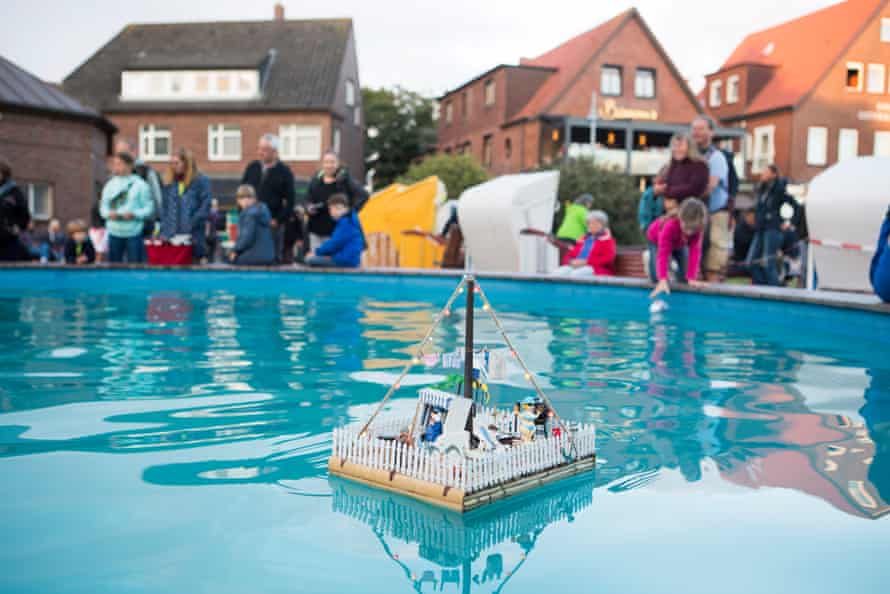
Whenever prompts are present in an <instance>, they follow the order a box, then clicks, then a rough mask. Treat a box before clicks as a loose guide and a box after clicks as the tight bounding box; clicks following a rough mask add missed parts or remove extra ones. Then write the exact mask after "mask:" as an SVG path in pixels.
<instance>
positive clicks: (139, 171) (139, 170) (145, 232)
mask: <svg viewBox="0 0 890 594" xmlns="http://www.w3.org/2000/svg"><path fill="white" fill-rule="evenodd" d="M152 171H154V169H152V168H151V166H149V165H146V164H145V163H137V164H136V165H133V173H135V174H136V175H138V176H139V177H141V178H142V181H144V182H145V183H147V184H148V185H149V187H151V181H149V179H148V176H149V175H150V174H151V172H152ZM152 204H154V197H152ZM157 208H159V207H158V206H157V204H155V210H157ZM159 215H160V213H158V212H155V214H154V216H152V217H150V218H147V219H145V221H143V222H142V237H151V236H153V235H154V232H155V220H156V219H159V218H160V216H159Z"/></svg>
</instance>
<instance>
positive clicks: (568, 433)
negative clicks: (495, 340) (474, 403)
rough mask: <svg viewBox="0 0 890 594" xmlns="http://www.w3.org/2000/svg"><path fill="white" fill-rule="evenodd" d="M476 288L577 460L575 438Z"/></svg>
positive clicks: (480, 287) (487, 301) (489, 304)
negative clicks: (551, 412)
mask: <svg viewBox="0 0 890 594" xmlns="http://www.w3.org/2000/svg"><path fill="white" fill-rule="evenodd" d="M476 286H477V287H478V288H479V296H480V297H482V301H483V303H484V304H485V307H483V308H482V309H483V310H486V308H487V311H488V314H489V315H490V316H491V319H492V320H493V321H494V323H495V326H497V328H498V330H499V331H500V333H501V336H503V337H504V341H505V342H506V343H507V346H508V347H509V348H510V352H511V353H512V354H513V356H514V357H516V361H517V362H518V363H519V365H520V366H521V367H522V370H523V372H524V373H525V378H526V380H527V381H528V382H530V383H531V385H532V387H533V388H534V390H535V392H536V393H537V394H538V396H540V397H541V399H542V400H543V401H544V402H545V403H546V404H547V406H548V407H549V408H550V410H552V411H553V416H555V417H556V421H557V423H559V426H560V428H562V430H563V431H564V432H565V434H566V437H568V439H569V444H570V445H571V448H572V453H573V454H574V456H575V457H576V458H577V456H578V448H577V447H576V445H575V438H574V437H573V436H572V432H571V431H569V429H568V426H567V425H566V424H565V422H564V421H563V419H562V417H561V416H560V414H559V413H558V412H557V411H556V407H555V406H554V405H553V402H552V401H551V400H550V398H548V397H547V395H546V394H544V391H543V390H542V389H541V387H540V386H539V385H538V382H537V380H536V379H535V376H534V374H533V373H532V372H531V370H529V368H528V366H527V365H526V364H525V361H523V359H522V356H521V355H520V354H519V351H518V350H516V347H515V346H513V342H512V341H511V340H510V337H509V336H507V331H506V330H504V326H503V325H502V324H501V320H500V319H499V318H498V316H497V314H496V313H495V311H494V308H493V307H492V306H491V302H490V301H489V300H488V296H487V295H486V294H485V291H484V290H482V286H481V285H479V283H478V282H477V283H476Z"/></svg>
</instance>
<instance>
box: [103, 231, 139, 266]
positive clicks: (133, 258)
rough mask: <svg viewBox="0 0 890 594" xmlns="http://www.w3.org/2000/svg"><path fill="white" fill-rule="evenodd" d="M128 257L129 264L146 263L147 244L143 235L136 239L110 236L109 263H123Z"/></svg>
mask: <svg viewBox="0 0 890 594" xmlns="http://www.w3.org/2000/svg"><path fill="white" fill-rule="evenodd" d="M124 255H126V256H127V263H128V264H141V263H142V262H145V244H144V243H143V239H142V236H141V235H137V236H136V237H115V236H114V235H109V236H108V261H109V262H123V261H124Z"/></svg>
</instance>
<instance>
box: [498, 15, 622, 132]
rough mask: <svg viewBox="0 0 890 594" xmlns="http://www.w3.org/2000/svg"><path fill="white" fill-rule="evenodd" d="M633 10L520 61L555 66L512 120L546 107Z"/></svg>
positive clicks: (539, 111)
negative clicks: (538, 54)
mask: <svg viewBox="0 0 890 594" xmlns="http://www.w3.org/2000/svg"><path fill="white" fill-rule="evenodd" d="M632 12H635V10H634V9H631V10H627V11H625V12H622V13H621V14H619V15H618V16H616V17H613V18H611V19H609V20H608V21H606V22H605V23H603V24H601V25H599V26H598V27H595V28H593V29H591V30H590V31H587V32H586V33H582V34H581V35H578V36H577V37H573V38H572V39H569V40H568V41H566V42H565V43H563V44H561V45H559V46H557V47H555V48H553V49H552V50H550V51H549V52H546V53H544V54H541V55H540V56H538V57H537V58H533V59H525V58H523V59H522V60H520V64H522V65H523V66H542V67H547V68H555V69H556V72H554V73H553V74H552V75H551V76H550V77H549V78H548V79H547V80H546V81H544V84H542V85H541V87H540V88H539V89H538V90H537V91H536V92H535V94H534V95H532V98H531V99H530V100H529V102H528V103H526V104H525V107H523V108H522V109H521V110H520V111H519V113H517V114H516V118H514V119H522V118H530V117H534V116H536V115H539V114H541V113H544V112H546V111H547V109H549V108H550V107H551V106H552V105H553V104H554V103H555V102H556V100H557V99H559V97H560V96H562V94H563V93H564V92H565V90H566V89H567V88H568V87H569V86H570V85H571V84H572V83H573V82H574V81H575V79H576V78H578V75H580V74H581V71H582V70H583V69H584V66H586V65H587V63H588V62H589V61H590V58H591V56H593V55H595V54H597V53H599V51H600V50H601V49H602V48H603V47H604V46H605V45H606V42H607V41H608V40H609V38H611V37H612V35H613V34H615V33H616V32H617V31H618V30H619V29H620V28H621V27H622V26H623V25H624V24H625V23H626V22H627V20H628V19H629V18H630V17H631V13H632Z"/></svg>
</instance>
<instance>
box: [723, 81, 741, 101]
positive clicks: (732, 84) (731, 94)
mask: <svg viewBox="0 0 890 594" xmlns="http://www.w3.org/2000/svg"><path fill="white" fill-rule="evenodd" d="M726 102H727V103H738V102H739V75H738V74H733V75H732V76H730V77H729V78H727V79H726Z"/></svg>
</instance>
